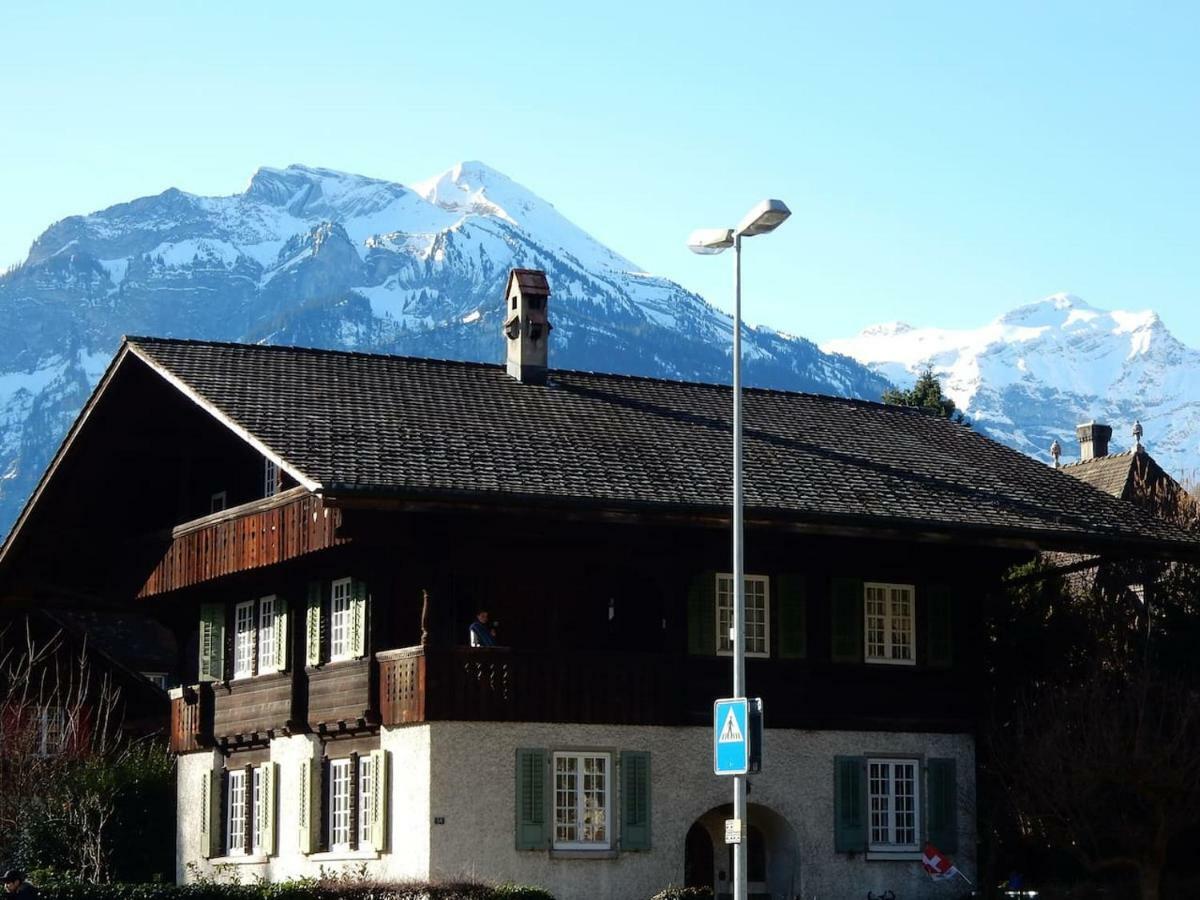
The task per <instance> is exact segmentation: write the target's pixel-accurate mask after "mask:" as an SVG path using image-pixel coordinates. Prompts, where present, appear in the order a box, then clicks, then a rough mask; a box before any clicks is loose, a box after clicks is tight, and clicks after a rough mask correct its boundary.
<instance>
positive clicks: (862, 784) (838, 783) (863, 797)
mask: <svg viewBox="0 0 1200 900" xmlns="http://www.w3.org/2000/svg"><path fill="white" fill-rule="evenodd" d="M866 768H867V761H866V760H865V759H864V758H863V757H861V756H836V757H834V759H833V818H834V826H833V849H834V852H836V853H855V852H861V851H864V850H866V849H867V772H866Z"/></svg>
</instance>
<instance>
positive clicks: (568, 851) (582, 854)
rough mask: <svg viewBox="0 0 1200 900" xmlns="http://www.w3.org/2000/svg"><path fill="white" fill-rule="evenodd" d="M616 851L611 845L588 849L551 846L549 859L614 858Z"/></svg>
mask: <svg viewBox="0 0 1200 900" xmlns="http://www.w3.org/2000/svg"><path fill="white" fill-rule="evenodd" d="M617 856H618V854H617V851H616V850H613V849H612V848H611V847H601V848H597V849H595V850H588V849H585V848H582V847H563V848H561V849H558V848H551V850H550V858H551V859H616V858H617Z"/></svg>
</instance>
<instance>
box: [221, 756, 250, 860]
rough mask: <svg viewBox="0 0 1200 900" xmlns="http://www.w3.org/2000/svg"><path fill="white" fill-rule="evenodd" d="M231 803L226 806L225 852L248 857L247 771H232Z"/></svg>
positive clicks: (230, 854) (230, 779)
mask: <svg viewBox="0 0 1200 900" xmlns="http://www.w3.org/2000/svg"><path fill="white" fill-rule="evenodd" d="M228 779H229V801H228V803H227V804H226V815H225V818H226V821H225V835H226V839H225V852H226V854H227V855H229V856H245V855H246V803H247V801H248V800H249V797H247V795H246V770H245V769H230V770H229V772H228Z"/></svg>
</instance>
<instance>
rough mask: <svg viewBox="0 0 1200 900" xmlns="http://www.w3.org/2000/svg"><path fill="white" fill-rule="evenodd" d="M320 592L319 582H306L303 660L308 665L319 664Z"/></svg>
mask: <svg viewBox="0 0 1200 900" xmlns="http://www.w3.org/2000/svg"><path fill="white" fill-rule="evenodd" d="M321 592H322V586H321V582H319V581H310V582H309V583H308V600H307V603H306V604H305V608H304V646H305V662H306V663H308V665H310V666H319V665H320V664H321Z"/></svg>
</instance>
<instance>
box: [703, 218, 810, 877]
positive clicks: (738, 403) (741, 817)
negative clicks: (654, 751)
mask: <svg viewBox="0 0 1200 900" xmlns="http://www.w3.org/2000/svg"><path fill="white" fill-rule="evenodd" d="M790 215H791V210H789V209H788V208H787V204H785V203H784V202H783V201H782V200H763V201H762V202H761V203H759V204H757V205H756V206H755V207H754V208H753V209H751V210H750V212H748V213H746V215H745V217H744V218H743V219H742V221H741V222H740V223H739V224H738V226H737V227H736V228H702V229H700V230H699V231H694V232H692V234H691V237H689V238H688V247H689V248H690V249H691V250H692V252H693V253H701V254H713V253H720V252H721V251H723V250H726V249H728V248H729V247H733V626H732V628H731V629H730V635H729V638H730V643H731V644H732V645H733V696H734V697H745V696H746V640H745V638H746V576H745V572H744V570H743V560H742V238H743V237H754V236H755V235H758V234H766V233H768V232H771V231H774V230H775V229H776V228H778V227H779V226H780V225H782V224H783V222H784V220H785V219H787V217H788V216H790ZM733 817H734V819H737V820H738V821H739V822H741V823H743V825H742V828H743V835H742V839H741V840H740V841H739V842H738V843H736V844H734V845H733V900H747V896H746V894H747V878H746V841H745V838H746V836H748V834H749V830H748V829H747V828H746V826H745V822H746V776H745V775H735V776H733Z"/></svg>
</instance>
